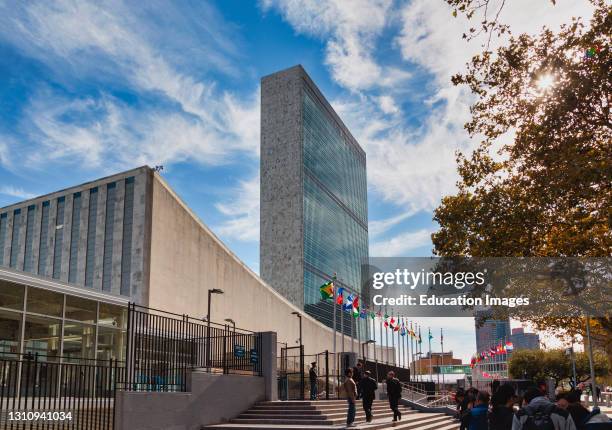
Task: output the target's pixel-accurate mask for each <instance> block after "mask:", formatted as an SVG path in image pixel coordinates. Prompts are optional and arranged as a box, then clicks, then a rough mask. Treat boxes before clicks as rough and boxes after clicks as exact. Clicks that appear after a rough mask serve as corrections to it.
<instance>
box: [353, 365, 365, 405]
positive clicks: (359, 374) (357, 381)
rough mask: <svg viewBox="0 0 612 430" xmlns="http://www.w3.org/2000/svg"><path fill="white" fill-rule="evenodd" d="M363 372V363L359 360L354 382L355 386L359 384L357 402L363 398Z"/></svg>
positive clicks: (355, 369)
mask: <svg viewBox="0 0 612 430" xmlns="http://www.w3.org/2000/svg"><path fill="white" fill-rule="evenodd" d="M362 370H363V364H362V363H361V360H359V361H358V362H357V366H355V367H354V368H353V380H354V381H355V384H357V400H359V399H360V398H361V377H362V376H363V373H362Z"/></svg>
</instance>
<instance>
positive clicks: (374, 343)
mask: <svg viewBox="0 0 612 430" xmlns="http://www.w3.org/2000/svg"><path fill="white" fill-rule="evenodd" d="M369 344H373V345H374V362H375V363H376V364H375V365H376V382H378V362H376V341H375V340H374V339H369V340H366V341H365V342H364V343H363V344H362V345H361V349H362V354H363V363H364V364H365V363H366V361H367V357H366V351H367V348H368V345H369Z"/></svg>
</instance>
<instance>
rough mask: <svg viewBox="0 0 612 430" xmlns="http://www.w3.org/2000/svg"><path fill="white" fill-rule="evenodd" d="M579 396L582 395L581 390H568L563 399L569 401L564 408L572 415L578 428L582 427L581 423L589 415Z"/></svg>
mask: <svg viewBox="0 0 612 430" xmlns="http://www.w3.org/2000/svg"><path fill="white" fill-rule="evenodd" d="M580 397H582V391H580V390H570V391H569V392H568V393H567V394H566V395H565V400H567V403H569V404H568V406H567V409H566V410H567V411H568V412H569V414H570V415H571V416H572V420H573V421H574V424H576V428H578V429H579V430H581V429H582V428H583V424H584V422H585V421H586V418H587V417H588V416H589V410H588V409H587V408H585V407H584V406H583V405H582V403H580Z"/></svg>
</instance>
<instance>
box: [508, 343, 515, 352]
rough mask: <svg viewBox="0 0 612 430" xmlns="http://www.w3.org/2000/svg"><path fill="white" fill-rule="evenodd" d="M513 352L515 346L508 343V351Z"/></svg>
mask: <svg viewBox="0 0 612 430" xmlns="http://www.w3.org/2000/svg"><path fill="white" fill-rule="evenodd" d="M512 350H514V345H513V344H512V342H506V351H512Z"/></svg>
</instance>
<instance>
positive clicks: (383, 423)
mask: <svg viewBox="0 0 612 430" xmlns="http://www.w3.org/2000/svg"><path fill="white" fill-rule="evenodd" d="M430 415H434V414H430V413H422V414H418V415H417V416H416V417H414V416H411V417H410V419H404V418H402V421H399V422H396V423H392V422H391V420H390V419H389V418H387V419H375V420H374V421H373V422H372V423H369V424H366V423H361V424H360V423H356V424H357V427H355V429H356V430H359V429H363V430H384V429H396V430H458V429H459V424H458V423H457V421H455V420H453V419H452V418H450V417H448V416H446V415H443V414H435V415H440V416H435V417H431V416H430ZM330 428H331V429H343V428H344V423H341V424H335V425H333V424H311V425H309V424H307V423H298V424H281V423H278V424H276V423H226V424H216V425H211V426H208V427H204V428H203V429H216V430H231V429H254V430H255V429H268V430H298V429H301V430H322V429H330Z"/></svg>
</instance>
